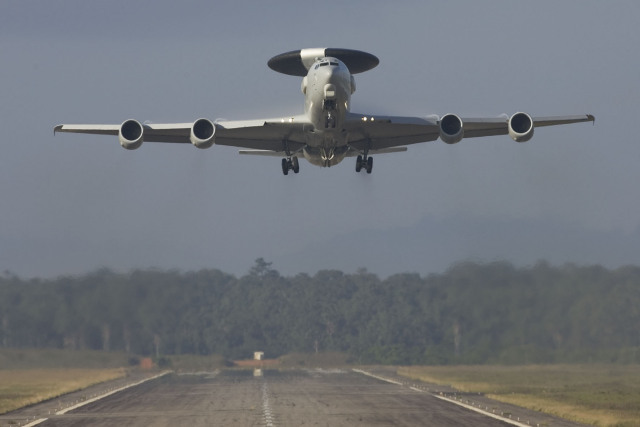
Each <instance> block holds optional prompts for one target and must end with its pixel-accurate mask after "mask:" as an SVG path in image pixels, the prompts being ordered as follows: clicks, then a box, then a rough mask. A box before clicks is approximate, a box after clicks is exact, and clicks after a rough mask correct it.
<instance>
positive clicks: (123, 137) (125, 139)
mask: <svg viewBox="0 0 640 427" xmlns="http://www.w3.org/2000/svg"><path fill="white" fill-rule="evenodd" d="M143 134H144V128H143V127H142V125H141V124H140V122H139V121H137V120H127V121H125V122H124V123H122V125H120V131H119V132H118V139H119V140H120V145H121V146H122V148H126V149H127V150H135V149H137V148H140V146H141V145H142V136H143Z"/></svg>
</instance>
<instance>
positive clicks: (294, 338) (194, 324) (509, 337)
mask: <svg viewBox="0 0 640 427" xmlns="http://www.w3.org/2000/svg"><path fill="white" fill-rule="evenodd" d="M0 346H2V347H6V348H25V347H29V348H69V349H95V350H104V351H125V352H128V353H131V354H135V355H152V356H157V357H160V356H164V355H174V354H201V355H208V354H220V355H223V356H224V357H227V358H230V359H235V358H248V357H250V356H251V354H252V352H253V351H256V350H262V351H265V353H266V355H267V356H268V357H277V356H279V355H282V354H286V353H290V352H306V353H312V352H324V351H340V352H345V353H347V354H348V355H349V358H350V360H351V361H353V362H357V363H387V364H454V363H508V364H515V363H518V364H519V363H551V362H620V363H638V362H640V267H636V266H627V267H621V268H617V269H607V268H604V267H601V266H577V265H573V264H566V265H563V266H552V265H549V264H548V263H546V262H539V263H537V264H536V265H534V266H530V267H522V268H517V267H515V266H513V265H512V264H510V263H507V262H494V263H488V264H479V263H474V262H464V263H458V264H455V265H453V266H452V267H451V268H449V269H448V270H447V271H445V272H444V273H441V274H431V275H428V276H420V275H418V274H410V273H406V274H397V275H393V276H390V277H388V278H386V279H384V280H382V279H380V278H379V277H377V276H376V275H374V274H371V273H369V272H367V271H366V270H364V269H361V270H359V271H358V272H356V273H353V274H346V273H343V272H341V271H336V270H323V271H319V272H317V273H316V274H315V275H308V274H298V275H295V276H291V277H285V276H282V275H280V274H279V273H278V271H276V270H275V269H273V268H272V267H271V264H270V263H268V262H265V261H264V260H263V259H258V260H256V264H255V265H254V266H253V267H252V268H251V270H250V271H249V272H248V273H247V274H246V275H244V276H242V277H235V276H233V275H230V274H226V273H224V272H222V271H220V270H215V269H210V270H201V271H195V272H180V271H159V270H136V271H132V272H130V273H126V274H124V273H116V272H113V271H111V270H108V269H101V270H98V271H94V272H92V273H89V274H86V275H82V276H69V277H57V278H54V279H28V280H27V279H21V278H19V277H17V276H15V275H12V274H10V273H7V272H5V274H4V275H2V276H0Z"/></svg>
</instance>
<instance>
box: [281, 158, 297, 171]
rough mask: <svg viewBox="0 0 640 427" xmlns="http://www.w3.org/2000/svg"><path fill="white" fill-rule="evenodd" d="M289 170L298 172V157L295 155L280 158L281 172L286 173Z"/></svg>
mask: <svg viewBox="0 0 640 427" xmlns="http://www.w3.org/2000/svg"><path fill="white" fill-rule="evenodd" d="M289 170H292V171H293V173H298V172H300V164H299V163H298V158H297V157H296V156H293V157H287V158H286V159H282V173H283V174H285V175H288V174H289Z"/></svg>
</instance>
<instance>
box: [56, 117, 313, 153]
mask: <svg viewBox="0 0 640 427" xmlns="http://www.w3.org/2000/svg"><path fill="white" fill-rule="evenodd" d="M200 120H202V119H200ZM128 122H132V123H133V126H137V125H139V126H140V127H141V128H142V135H141V137H142V141H145V142H168V143H184V144H190V143H192V140H191V136H192V129H193V127H194V122H192V123H142V124H140V123H138V122H136V121H134V120H127V121H126V122H124V123H123V124H121V125H113V124H108V125H92V124H90V125H78V124H63V125H58V126H56V127H55V128H54V133H57V132H69V133H83V134H96V135H117V136H120V138H121V143H122V133H121V130H122V129H123V127H124V126H125V125H126V124H127V123H128ZM197 122H198V121H196V122H195V123H197ZM308 126H310V124H309V123H308V121H307V119H306V117H305V116H294V117H287V118H284V119H283V118H278V119H258V120H240V121H219V122H215V130H214V132H215V134H214V139H215V144H217V145H227V146H232V147H240V148H249V149H254V150H267V151H272V152H278V153H282V152H286V150H287V149H288V150H289V151H290V152H296V151H298V150H300V149H301V148H302V147H303V146H304V145H305V139H304V130H305V128H307V127H308ZM283 141H286V147H285V143H283Z"/></svg>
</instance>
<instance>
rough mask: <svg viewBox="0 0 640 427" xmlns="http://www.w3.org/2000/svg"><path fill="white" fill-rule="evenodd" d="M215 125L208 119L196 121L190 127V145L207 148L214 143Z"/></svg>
mask: <svg viewBox="0 0 640 427" xmlns="http://www.w3.org/2000/svg"><path fill="white" fill-rule="evenodd" d="M215 133H216V125H215V124H213V122H211V120H208V119H198V120H196V121H195V122H193V126H191V135H190V136H189V139H190V140H191V143H192V144H193V145H195V146H196V147H198V148H209V147H211V146H212V145H213V144H214V142H215V138H214V136H215Z"/></svg>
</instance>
